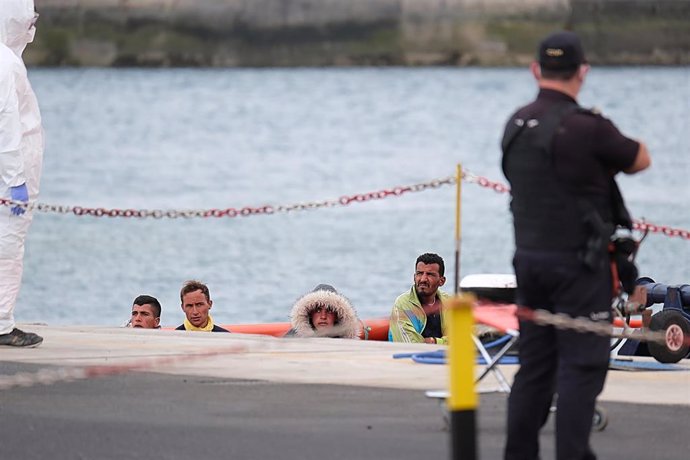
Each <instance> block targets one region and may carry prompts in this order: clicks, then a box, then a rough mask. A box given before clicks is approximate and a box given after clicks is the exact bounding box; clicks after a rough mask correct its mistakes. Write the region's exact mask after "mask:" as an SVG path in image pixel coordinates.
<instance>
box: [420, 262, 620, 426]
mask: <svg viewBox="0 0 690 460" xmlns="http://www.w3.org/2000/svg"><path fill="white" fill-rule="evenodd" d="M516 288H517V282H516V281H515V276H514V275H483V274H482V275H468V276H466V277H464V278H463V279H462V280H461V282H460V289H461V291H463V292H471V293H473V294H475V295H476V296H477V297H478V298H479V299H480V300H478V301H477V302H476V304H475V306H474V308H473V309H472V313H473V315H474V320H475V322H476V323H477V324H482V325H485V326H489V327H491V328H493V329H494V330H495V331H496V332H498V333H500V334H503V337H504V340H503V343H502V345H501V348H500V349H499V350H498V351H497V352H495V353H493V354H491V353H490V352H489V350H488V348H489V344H487V343H482V341H481V340H480V338H479V337H477V336H476V335H473V336H472V341H473V342H474V345H475V348H476V349H477V353H479V355H480V356H481V357H482V358H483V359H482V360H481V361H479V362H480V363H481V364H480V365H483V366H484V367H483V369H482V370H481V372H480V373H479V375H478V376H477V377H476V379H475V384H476V385H478V384H479V383H480V382H481V381H482V380H483V379H484V378H485V377H486V376H487V375H489V374H490V373H491V374H493V375H494V376H495V378H496V380H497V382H498V384H499V391H500V392H503V393H510V389H511V386H510V383H509V382H508V379H507V378H506V377H505V375H504V374H503V372H502V371H501V368H500V367H499V364H501V363H502V360H503V359H504V357H505V356H506V354H508V352H509V351H510V350H511V349H512V348H513V347H514V346H515V345H516V343H517V342H518V340H519V337H520V332H519V322H518V318H517V305H515V303H514V302H515V290H516ZM426 396H427V397H428V398H432V399H437V400H438V401H439V402H440V403H441V407H442V410H443V414H444V421H445V422H446V424H447V425H448V423H449V419H448V412H447V409H446V399H447V398H448V397H449V394H448V392H447V391H427V392H426ZM555 410H556V407H555V405H554V406H552V407H551V412H555ZM607 424H608V416H607V413H606V411H605V410H603V409H602V408H601V407H599V406H596V407H595V412H594V417H593V420H592V428H593V429H594V430H596V431H602V430H603V429H604V428H605V427H606V425H607Z"/></svg>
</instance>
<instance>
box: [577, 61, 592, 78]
mask: <svg viewBox="0 0 690 460" xmlns="http://www.w3.org/2000/svg"><path fill="white" fill-rule="evenodd" d="M587 72H589V64H582V65H580V68H578V69H577V77H578V78H579V79H580V81H584V80H585V76H586V75H587Z"/></svg>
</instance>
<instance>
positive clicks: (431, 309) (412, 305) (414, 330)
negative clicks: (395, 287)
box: [388, 253, 448, 344]
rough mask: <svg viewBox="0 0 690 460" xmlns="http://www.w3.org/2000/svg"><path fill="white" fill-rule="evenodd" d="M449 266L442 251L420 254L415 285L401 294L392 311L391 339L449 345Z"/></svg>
mask: <svg viewBox="0 0 690 460" xmlns="http://www.w3.org/2000/svg"><path fill="white" fill-rule="evenodd" d="M444 272H445V266H444V263H443V259H442V258H441V257H440V256H439V255H438V254H432V253H426V254H422V255H421V256H419V257H417V261H416V263H415V272H414V276H413V281H414V284H413V285H412V287H411V288H410V290H409V291H408V292H406V293H404V294H401V295H400V296H398V298H397V299H396V300H395V305H394V306H393V311H392V312H391V318H390V325H389V329H388V340H390V341H391V342H412V343H440V344H447V343H448V340H447V338H446V333H445V330H446V328H445V318H444V315H443V308H442V306H443V301H444V300H445V299H447V298H448V294H446V293H445V292H442V291H439V289H438V288H440V287H441V286H443V285H444V283H445V282H446V278H445V276H443V275H444Z"/></svg>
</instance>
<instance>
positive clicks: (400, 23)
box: [25, 0, 690, 67]
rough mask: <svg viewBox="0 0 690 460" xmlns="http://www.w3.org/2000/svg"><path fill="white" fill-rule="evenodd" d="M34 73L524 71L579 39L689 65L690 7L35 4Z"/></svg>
mask: <svg viewBox="0 0 690 460" xmlns="http://www.w3.org/2000/svg"><path fill="white" fill-rule="evenodd" d="M36 6H37V8H38V10H39V12H40V13H41V17H40V20H39V27H38V33H37V36H36V41H35V43H34V44H33V45H32V46H31V47H29V48H28V49H27V52H26V55H25V56H26V59H27V61H28V62H29V63H30V64H34V65H50V66H54V65H83V66H156V67H159V66H218V67H221V66H225V67H239V66H256V67H262V66H353V65H484V66H494V65H503V66H507V65H523V64H526V63H527V62H529V61H530V60H531V59H532V57H533V53H534V48H535V46H536V43H537V42H538V40H539V38H540V37H542V36H543V35H544V34H546V33H548V32H550V31H552V30H555V29H560V28H568V29H571V30H574V31H576V32H578V33H579V34H580V35H581V36H582V38H583V41H584V43H585V47H586V49H587V51H588V58H589V60H590V61H591V62H592V63H594V64H600V65H601V64H609V65H626V64H633V65H638V64H651V65H688V64H690V0H36Z"/></svg>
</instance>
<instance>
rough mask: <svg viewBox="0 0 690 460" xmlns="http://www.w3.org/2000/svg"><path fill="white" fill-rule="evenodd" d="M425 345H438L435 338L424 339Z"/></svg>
mask: <svg viewBox="0 0 690 460" xmlns="http://www.w3.org/2000/svg"><path fill="white" fill-rule="evenodd" d="M424 343H436V339H435V338H434V337H426V338H424Z"/></svg>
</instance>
